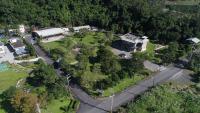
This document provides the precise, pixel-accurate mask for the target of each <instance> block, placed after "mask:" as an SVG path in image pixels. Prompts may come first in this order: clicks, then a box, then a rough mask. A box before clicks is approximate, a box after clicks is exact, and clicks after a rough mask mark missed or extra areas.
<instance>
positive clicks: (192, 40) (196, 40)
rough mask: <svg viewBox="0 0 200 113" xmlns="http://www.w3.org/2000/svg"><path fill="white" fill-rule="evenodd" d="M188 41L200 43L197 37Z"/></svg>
mask: <svg viewBox="0 0 200 113" xmlns="http://www.w3.org/2000/svg"><path fill="white" fill-rule="evenodd" d="M187 41H191V42H193V43H195V44H197V43H199V42H200V40H199V39H198V38H196V37H194V38H189V39H187Z"/></svg>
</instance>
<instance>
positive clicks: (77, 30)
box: [73, 25, 91, 33]
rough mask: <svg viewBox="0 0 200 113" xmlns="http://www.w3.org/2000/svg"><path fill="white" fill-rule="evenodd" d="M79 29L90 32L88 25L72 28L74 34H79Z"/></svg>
mask: <svg viewBox="0 0 200 113" xmlns="http://www.w3.org/2000/svg"><path fill="white" fill-rule="evenodd" d="M81 29H87V30H89V31H90V30H91V27H90V26H89V25H85V26H77V27H73V30H74V32H75V33H78V32H80V30H81Z"/></svg>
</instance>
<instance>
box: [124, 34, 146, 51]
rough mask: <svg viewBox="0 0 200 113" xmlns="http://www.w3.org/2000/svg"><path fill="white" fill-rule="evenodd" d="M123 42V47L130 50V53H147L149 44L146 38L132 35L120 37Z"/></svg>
mask: <svg viewBox="0 0 200 113" xmlns="http://www.w3.org/2000/svg"><path fill="white" fill-rule="evenodd" d="M120 38H121V40H122V41H123V46H126V48H128V49H129V51H134V52H136V51H140V52H142V51H146V48H147V44H148V42H149V39H148V37H146V36H136V35H133V34H131V33H127V34H125V35H122V36H120Z"/></svg>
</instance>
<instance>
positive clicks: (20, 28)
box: [18, 25, 26, 34]
mask: <svg viewBox="0 0 200 113" xmlns="http://www.w3.org/2000/svg"><path fill="white" fill-rule="evenodd" d="M18 30H19V33H22V34H24V33H25V31H26V30H25V26H24V25H19V28H18Z"/></svg>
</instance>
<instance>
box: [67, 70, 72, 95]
mask: <svg viewBox="0 0 200 113" xmlns="http://www.w3.org/2000/svg"><path fill="white" fill-rule="evenodd" d="M70 78H71V76H70V75H69V74H67V88H68V90H69V91H70V88H69V85H70V81H71V79H70ZM69 94H70V97H71V93H69Z"/></svg>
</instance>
